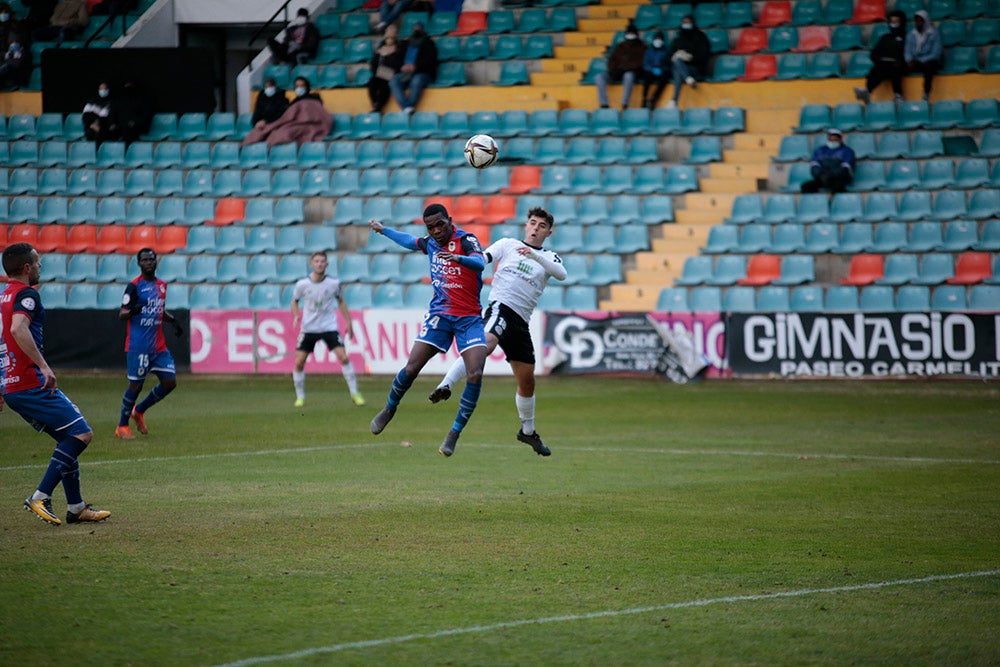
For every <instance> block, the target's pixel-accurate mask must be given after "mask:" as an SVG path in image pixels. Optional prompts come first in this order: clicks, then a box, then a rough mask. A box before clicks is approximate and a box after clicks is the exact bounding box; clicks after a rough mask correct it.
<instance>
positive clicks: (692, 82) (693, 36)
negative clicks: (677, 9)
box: [667, 14, 712, 109]
mask: <svg viewBox="0 0 1000 667" xmlns="http://www.w3.org/2000/svg"><path fill="white" fill-rule="evenodd" d="M711 55H712V44H711V42H709V41H708V35H706V34H705V33H704V32H703V31H702V30H701V28H699V27H698V26H696V25H695V23H694V17H693V16H691V15H690V14H689V15H687V16H685V17H684V18H682V19H681V29H680V30H678V31H677V35H676V36H675V37H674V41H672V42H671V43H670V69H671V74H672V76H673V79H674V96H673V98H671V100H670V103H669V104H667V108H668V109H676V108H677V101H678V100H679V99H680V97H681V87H682V86H683V85H684V84H685V83H686V84H687V85H689V86H691V87H692V88H697V87H698V81H699V80H701V79H704V78H705V75H706V74H707V73H708V58H709V56H711Z"/></svg>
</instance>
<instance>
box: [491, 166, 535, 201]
mask: <svg viewBox="0 0 1000 667" xmlns="http://www.w3.org/2000/svg"><path fill="white" fill-rule="evenodd" d="M541 184H542V168H541V167H537V166H534V165H523V164H522V165H518V166H516V167H514V168H513V169H511V170H510V184H509V185H508V186H507V187H505V188H501V190H500V192H503V193H506V194H509V195H523V194H525V193H528V192H531V191H532V190H534V189H535V188H537V187H538V186H540V185H541Z"/></svg>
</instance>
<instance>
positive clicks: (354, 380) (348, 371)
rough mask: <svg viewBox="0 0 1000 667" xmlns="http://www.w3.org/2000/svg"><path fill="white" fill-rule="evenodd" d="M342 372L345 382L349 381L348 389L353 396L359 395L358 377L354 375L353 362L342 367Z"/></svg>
mask: <svg viewBox="0 0 1000 667" xmlns="http://www.w3.org/2000/svg"><path fill="white" fill-rule="evenodd" d="M340 372H341V374H342V375H343V376H344V380H346V381H347V389H348V391H350V392H351V394H352V395H353V394H356V393H358V377H357V376H356V375H355V374H354V366H351V362H349V361H348V362H347V363H346V364H344V365H343V366H341V367H340Z"/></svg>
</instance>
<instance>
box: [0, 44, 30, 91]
mask: <svg viewBox="0 0 1000 667" xmlns="http://www.w3.org/2000/svg"><path fill="white" fill-rule="evenodd" d="M30 78H31V51H30V50H28V49H25V48H24V47H23V46H22V45H21V38H20V37H19V36H18V35H16V34H14V35H11V39H10V44H9V45H8V46H7V51H6V52H5V53H4V54H3V60H2V61H0V88H20V87H22V86H26V85H28V80H29V79H30Z"/></svg>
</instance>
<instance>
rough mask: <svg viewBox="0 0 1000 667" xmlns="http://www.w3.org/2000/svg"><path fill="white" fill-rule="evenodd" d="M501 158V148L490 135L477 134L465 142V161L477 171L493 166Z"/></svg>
mask: <svg viewBox="0 0 1000 667" xmlns="http://www.w3.org/2000/svg"><path fill="white" fill-rule="evenodd" d="M499 156H500V147H499V146H497V142H496V141H495V140H494V139H493V137H491V136H490V135H488V134H477V135H475V136H473V137H470V138H469V140H468V141H466V142H465V161H466V162H468V163H469V164H470V165H471V166H473V167H475V168H476V169H485V168H486V167H491V166H493V165H494V164H495V163H496V161H497V158H498V157H499Z"/></svg>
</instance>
